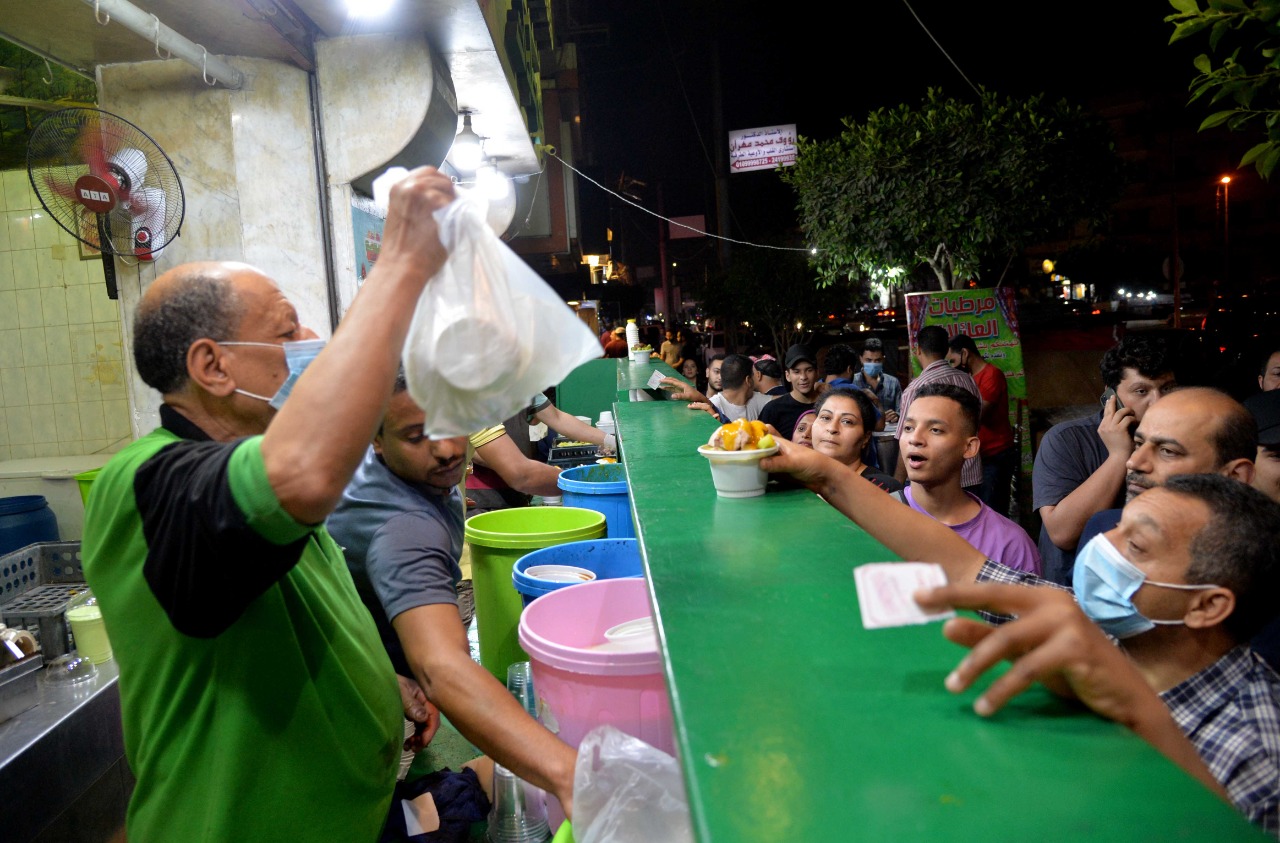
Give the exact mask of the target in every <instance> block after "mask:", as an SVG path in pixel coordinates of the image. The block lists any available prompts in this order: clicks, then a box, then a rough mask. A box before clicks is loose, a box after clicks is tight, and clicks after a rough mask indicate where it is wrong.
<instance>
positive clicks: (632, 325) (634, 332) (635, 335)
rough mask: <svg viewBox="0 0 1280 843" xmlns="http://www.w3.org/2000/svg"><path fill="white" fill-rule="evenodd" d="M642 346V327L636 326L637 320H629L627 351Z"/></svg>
mask: <svg viewBox="0 0 1280 843" xmlns="http://www.w3.org/2000/svg"><path fill="white" fill-rule="evenodd" d="M639 344H640V326H639V325H637V324H636V320H634V319H628V320H627V351H631V350H632V349H633V348H635V347H636V346H637V345H639Z"/></svg>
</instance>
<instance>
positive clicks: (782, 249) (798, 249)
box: [547, 152, 815, 252]
mask: <svg viewBox="0 0 1280 843" xmlns="http://www.w3.org/2000/svg"><path fill="white" fill-rule="evenodd" d="M547 155H549V156H550V157H552V158H554V159H556V160H557V161H559V162H560V163H561V164H563V165H564V166H565V167H568V168H569V169H570V170H571V171H572V172H574V173H576V174H577V175H578V176H580V177H581V178H583V179H585V180H586V181H588V182H590V183H591V184H594V185H595V186H596V187H598V188H600V189H601V190H603V191H604V192H605V193H607V194H609V195H610V196H612V197H614V198H615V199H619V200H621V201H623V202H625V203H626V204H628V205H630V206H631V207H633V208H637V209H639V210H641V211H644V212H645V213H646V214H648V215H649V216H651V217H657V218H658V219H660V220H662V221H663V222H666V223H668V224H669V225H675V226H679V227H680V228H684V229H687V230H689V231H692V232H693V233H695V234H699V235H702V236H703V237H711V238H713V239H715V240H723V241H725V242H727V243H736V244H738V245H739V246H751V247H753V248H756V249H773V250H775V251H778V252H813V251H815V250H814V249H812V248H809V247H807V246H774V245H771V244H768V243H752V242H751V241H749V240H737V239H735V238H733V237H722V236H720V235H719V234H712V233H711V232H709V231H703V230H701V229H698V228H694V227H693V226H691V225H686V224H685V223H682V222H679V221H678V220H673V219H671V218H670V217H664V216H663V215H662V214H659V213H656V212H654V211H651V210H649V209H648V208H646V207H645V206H644V205H641V204H640V203H638V202H633V201H631V200H630V199H628V198H627V197H625V196H623V195H622V194H620V193H617V192H616V191H613V190H610V189H609V188H607V187H605V186H604V185H602V184H601V183H600V182H598V181H596V180H595V179H593V178H591V176H589V175H587V174H586V173H584V172H582V171H581V170H579V169H578V168H577V167H575V166H573V165H572V164H570V163H569V162H568V161H566V160H564V159H563V158H561V157H560V156H558V155H556V154H555V153H553V152H548V153H547Z"/></svg>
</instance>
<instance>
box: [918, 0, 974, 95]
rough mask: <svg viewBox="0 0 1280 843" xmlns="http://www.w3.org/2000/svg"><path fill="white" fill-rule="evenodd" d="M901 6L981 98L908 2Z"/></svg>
mask: <svg viewBox="0 0 1280 843" xmlns="http://www.w3.org/2000/svg"><path fill="white" fill-rule="evenodd" d="M902 5H904V6H906V7H907V11H908V12H910V13H911V17H913V18H915V19H916V23H918V24H920V28H921V29H923V30H924V34H925V35H928V36H929V40H930V41H932V42H933V44H934V46H935V47H937V48H938V52H940V53H942V55H943V56H945V57H946V59H947V61H949V62H951V66H952V67H954V68H955V69H956V73H959V74H960V78H961V79H963V80H964V81H965V82H966V83H968V85H969V87H970V88H972V89H973V92H974V93H975V94H977V95H978V96H979V97H981V96H982V91H980V90H978V86H977V85H975V84H973V83H972V82H970V81H969V77H968V76H965V75H964V71H963V70H961V69H960V65H958V64H956V62H955V59H953V58H951V56H950V55H949V54H948V53H947V51H946V50H945V49H943V46H942V45H941V44H940V43H938V39H937V38H934V37H933V33H932V32H930V31H929V27H927V26H925V25H924V21H922V20H920V16H919V15H917V14H916V10H915V9H913V8H911V3H910V2H909V0H902Z"/></svg>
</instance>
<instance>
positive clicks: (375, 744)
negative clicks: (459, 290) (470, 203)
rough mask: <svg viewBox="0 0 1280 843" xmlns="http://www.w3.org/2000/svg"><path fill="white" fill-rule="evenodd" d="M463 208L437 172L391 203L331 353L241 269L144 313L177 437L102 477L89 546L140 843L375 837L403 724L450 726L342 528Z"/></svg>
mask: <svg viewBox="0 0 1280 843" xmlns="http://www.w3.org/2000/svg"><path fill="white" fill-rule="evenodd" d="M453 195H454V194H453V188H452V185H451V182H450V180H449V179H448V178H447V177H445V176H442V175H441V174H439V173H438V172H437V171H436V170H435V169H433V168H429V167H426V168H421V169H419V170H416V171H414V172H413V173H412V174H410V175H409V176H408V177H407V178H406V179H405V180H404V181H402V182H401V183H400V184H398V185H397V186H396V187H395V188H394V189H393V190H392V194H391V206H390V212H389V214H388V217H387V222H386V228H385V231H384V234H383V241H382V242H383V245H382V255H381V258H380V259H379V261H378V263H377V266H376V268H375V269H374V270H373V272H372V274H370V276H369V278H368V280H367V281H366V282H365V284H364V286H363V288H362V289H361V291H360V294H359V295H358V296H357V298H356V300H355V301H354V303H353V304H352V306H351V308H350V310H349V311H348V312H347V314H346V317H345V318H344V319H343V321H342V325H341V326H340V327H339V329H338V330H337V331H336V332H335V333H334V335H333V339H332V341H330V342H329V343H328V346H327V347H326V348H325V349H324V350H323V351H320V352H318V354H317V351H318V346H319V345H323V343H320V342H319V341H317V340H315V339H314V337H315V334H313V333H312V332H311V331H310V330H309V329H307V328H306V327H304V326H302V325H301V324H300V323H299V320H298V316H297V313H296V311H295V310H294V307H293V305H292V304H290V302H289V301H288V299H287V298H285V296H284V294H283V293H282V292H281V291H280V289H279V288H278V287H277V286H276V284H275V283H274V282H273V281H272V280H271V279H270V278H268V277H267V276H266V275H264V274H263V273H261V272H259V271H258V270H256V269H254V268H253V267H250V266H247V265H244V264H238V263H197V264H184V265H182V266H178V267H175V268H173V269H171V270H169V271H167V272H165V273H164V274H163V275H161V276H160V277H159V278H157V279H156V280H155V281H154V282H153V283H152V284H151V286H150V287H149V288H148V289H147V291H146V293H145V294H144V295H143V298H142V300H141V302H140V303H139V306H138V311H137V315H136V319H135V321H134V336H133V349H134V360H135V363H136V365H137V370H138V373H139V375H140V376H141V377H142V379H143V380H144V381H145V382H146V383H147V384H149V385H150V386H152V387H154V388H155V389H156V390H158V391H159V392H160V393H161V395H162V397H163V402H164V403H163V406H162V407H161V410H160V420H161V426H160V427H159V428H158V429H156V430H155V431H153V432H152V433H150V434H148V435H147V436H144V437H143V438H141V439H139V440H137V441H136V442H134V443H132V444H131V445H129V446H128V447H126V448H125V449H124V450H122V451H121V452H120V453H118V454H117V455H115V456H114V457H113V458H112V459H111V460H110V462H108V463H107V465H106V466H105V467H104V468H103V469H102V472H101V473H100V474H99V476H98V478H97V480H96V481H95V483H94V488H93V492H92V495H91V496H90V499H89V503H88V507H87V510H86V514H85V528H84V538H83V542H82V549H83V554H84V570H85V576H86V578H87V580H88V582H89V585H90V586H91V587H92V588H93V590H94V591H95V593H96V594H97V595H98V597H99V600H100V603H101V605H102V610H103V616H104V618H105V620H106V625H107V632H108V634H109V635H110V637H111V643H112V647H113V650H114V653H115V657H116V660H117V662H118V663H119V669H120V695H121V709H122V716H123V722H124V737H125V750H126V753H127V757H128V761H129V766H130V769H131V770H132V771H133V774H134V776H135V777H136V779H137V786H136V788H135V790H134V792H133V795H132V798H131V799H130V803H129V811H128V818H127V835H128V838H129V839H130V840H131V841H135V842H136V843H148V842H149V841H179V840H180V841H183V843H193V842H194V841H268V840H341V841H352V842H353V843H354V842H355V841H368V843H373V841H376V840H377V839H378V836H379V833H380V832H381V830H382V827H383V824H384V822H385V821H386V818H387V814H388V809H389V807H390V803H391V795H392V791H393V788H394V786H395V777H396V766H397V761H398V759H399V755H400V745H401V742H402V740H403V737H404V733H403V727H402V723H403V719H402V718H403V716H404V715H408V716H410V717H412V718H413V719H415V720H419V721H427V720H434V718H436V717H438V714H436V713H434V712H433V711H431V710H430V708H429V707H428V705H427V703H426V700H425V697H424V696H422V694H421V690H420V689H418V688H417V686H416V684H414V685H408V684H402V686H401V689H400V691H399V692H398V691H397V680H396V676H395V673H394V671H393V670H392V667H391V663H390V661H389V660H388V659H387V656H386V653H385V651H384V650H383V648H382V645H381V643H380V641H379V638H378V632H377V629H376V628H375V626H374V624H373V620H372V618H371V617H370V616H369V613H368V611H367V610H365V608H364V606H363V605H362V604H361V602H360V598H359V596H358V595H357V593H356V590H355V587H354V585H353V584H352V581H351V576H350V574H349V573H348V571H347V567H346V563H345V561H344V559H343V556H342V552H341V550H340V549H339V548H338V546H337V545H336V544H335V543H334V541H333V539H331V538H330V537H329V535H328V533H327V532H326V531H325V529H324V527H323V526H322V525H323V522H324V520H325V517H326V516H327V515H328V514H329V513H330V511H332V509H333V508H334V506H335V505H336V504H337V503H338V500H339V499H340V497H341V495H342V490H343V488H344V487H345V486H346V484H347V481H348V480H349V479H350V478H351V475H352V474H353V472H354V471H355V469H356V467H357V466H358V465H359V464H360V460H361V458H362V457H363V455H364V452H365V449H366V447H367V446H368V442H369V440H370V439H371V438H372V437H373V433H374V431H375V429H376V428H377V426H378V423H379V421H380V419H381V416H382V412H383V408H384V407H385V406H386V403H387V400H388V397H389V395H390V392H391V385H392V383H393V382H394V380H395V374H396V368H397V365H398V362H399V356H400V351H401V348H402V347H403V345H404V340H405V335H406V333H407V331H408V327H409V321H410V318H411V316H412V314H413V312H414V308H415V305H416V304H417V301H418V298H419V296H420V294H421V293H422V290H423V288H424V286H425V283H426V282H427V280H428V279H430V278H431V277H432V276H434V275H435V274H436V271H437V270H438V269H439V268H440V267H441V265H442V264H443V262H444V260H445V257H446V255H445V252H444V249H443V247H442V246H441V244H440V241H439V238H438V236H437V230H436V224H435V221H434V219H433V216H432V212H433V211H434V210H436V209H438V208H441V207H443V206H445V205H446V204H448V203H449V202H450V201H451V200H452V198H453ZM313 359H314V363H311V361H312V360H313ZM308 363H310V365H309V366H308V365H307V364H308ZM303 368H306V375H305V376H304V377H301V378H299V377H297V376H298V375H299V374H301V372H302V370H303ZM295 381H296V383H295ZM286 396H287V397H288V400H287V401H285V400H284V399H285V397H286ZM429 731H430V728H428V732H429Z"/></svg>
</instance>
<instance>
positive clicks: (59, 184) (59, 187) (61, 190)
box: [44, 173, 76, 199]
mask: <svg viewBox="0 0 1280 843" xmlns="http://www.w3.org/2000/svg"><path fill="white" fill-rule="evenodd" d="M44 183H45V185H46V186H47V187H48V188H49V189H50V190H52V191H53V192H54V193H56V194H58V195H59V196H61V197H63V198H64V199H75V198H76V192H75V190H74V189H73V186H72V185H70V184H67V183H66V182H63V181H56V180H55V179H54V178H53V176H51V175H49V174H48V173H45V176H44Z"/></svg>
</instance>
